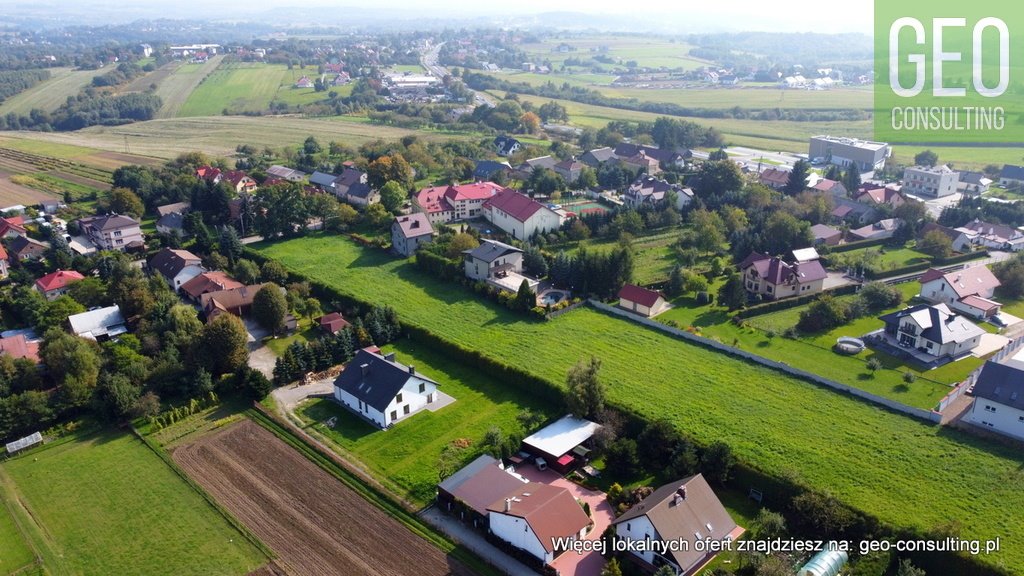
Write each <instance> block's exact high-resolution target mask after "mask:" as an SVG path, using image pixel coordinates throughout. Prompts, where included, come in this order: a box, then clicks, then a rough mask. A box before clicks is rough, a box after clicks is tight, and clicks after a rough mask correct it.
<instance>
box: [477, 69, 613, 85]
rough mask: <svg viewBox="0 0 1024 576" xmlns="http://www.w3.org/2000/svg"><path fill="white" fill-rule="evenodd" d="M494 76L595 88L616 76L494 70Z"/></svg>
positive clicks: (533, 82) (533, 83) (609, 81)
mask: <svg viewBox="0 0 1024 576" xmlns="http://www.w3.org/2000/svg"><path fill="white" fill-rule="evenodd" d="M491 74H492V75H493V76H496V77H498V78H501V79H502V80H508V81H509V82H526V83H527V84H529V85H531V86H543V85H544V84H547V83H548V82H552V83H554V84H555V85H556V86H561V85H562V84H565V83H568V84H569V85H570V86H582V87H584V88H594V87H595V86H598V85H602V84H611V83H612V82H613V81H614V80H615V78H616V76H615V75H613V74H587V73H580V74H570V73H555V74H537V73H534V72H504V71H503V72H492V73H491Z"/></svg>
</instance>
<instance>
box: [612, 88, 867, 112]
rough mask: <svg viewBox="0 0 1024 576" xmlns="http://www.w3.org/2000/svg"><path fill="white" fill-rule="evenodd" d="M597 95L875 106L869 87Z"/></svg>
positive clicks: (716, 104) (693, 102)
mask: <svg viewBox="0 0 1024 576" xmlns="http://www.w3.org/2000/svg"><path fill="white" fill-rule="evenodd" d="M595 89H596V90H597V91H598V92H601V93H602V94H605V95H606V96H610V97H612V98H636V99H637V100H641V101H646V102H668V103H670V104H679V105H680V106H692V107H694V108H715V109H723V108H733V107H735V106H739V107H741V108H754V109H762V108H781V109H783V110H793V109H795V110H850V109H853V110H868V109H870V108H871V105H872V99H871V98H872V94H871V90H870V89H867V88H841V89H839V88H837V89H835V90H820V91H819V90H779V89H777V88H745V87H735V88H726V87H723V88H687V89H658V88H619V87H613V86H602V87H600V88H595Z"/></svg>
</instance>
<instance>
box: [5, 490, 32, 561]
mask: <svg viewBox="0 0 1024 576" xmlns="http://www.w3.org/2000/svg"><path fill="white" fill-rule="evenodd" d="M9 505H10V504H9V503H8V502H7V498H6V495H5V494H4V491H3V490H0V542H3V547H2V548H0V574H13V573H15V572H17V571H18V570H20V569H22V568H24V567H26V566H28V565H29V564H31V563H32V562H34V561H35V559H36V557H35V554H33V553H32V549H31V548H29V545H28V543H27V542H26V541H25V538H24V537H23V536H22V535H21V531H20V530H18V526H17V525H16V524H15V523H14V517H13V516H12V515H11V511H10V510H9V509H8V506H9Z"/></svg>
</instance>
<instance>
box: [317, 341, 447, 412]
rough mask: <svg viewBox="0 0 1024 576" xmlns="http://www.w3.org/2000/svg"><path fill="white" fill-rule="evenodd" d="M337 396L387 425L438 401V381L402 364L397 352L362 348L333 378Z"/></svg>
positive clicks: (354, 409)
mask: <svg viewBox="0 0 1024 576" xmlns="http://www.w3.org/2000/svg"><path fill="white" fill-rule="evenodd" d="M334 399H335V400H337V401H338V402H340V403H341V404H342V405H344V406H345V407H346V408H348V409H349V410H351V411H353V412H355V413H356V414H359V415H360V416H362V417H363V418H365V419H367V420H369V421H370V422H372V423H374V424H375V425H377V427H379V428H388V427H390V426H391V425H393V424H394V423H396V422H399V421H401V420H404V419H406V418H408V417H409V416H412V415H413V414H415V413H417V412H419V411H420V410H422V409H424V408H426V407H427V406H429V405H431V404H433V403H434V402H436V401H437V399H438V392H437V382H434V381H433V380H431V379H430V378H427V377H426V376H424V375H422V374H420V373H418V372H416V369H415V368H414V367H412V366H406V365H404V364H399V363H398V362H396V361H395V355H394V354H387V355H380V354H377V353H375V352H370V351H369V350H360V351H358V352H356V355H355V357H353V358H352V361H350V362H349V363H348V365H347V366H346V367H345V370H344V371H343V372H342V373H341V374H339V375H338V378H337V379H336V380H335V381H334Z"/></svg>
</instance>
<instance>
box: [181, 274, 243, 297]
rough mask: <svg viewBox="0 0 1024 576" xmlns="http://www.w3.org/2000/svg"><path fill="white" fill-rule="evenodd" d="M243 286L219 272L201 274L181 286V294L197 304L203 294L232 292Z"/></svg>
mask: <svg viewBox="0 0 1024 576" xmlns="http://www.w3.org/2000/svg"><path fill="white" fill-rule="evenodd" d="M242 286H245V284H242V283H241V282H238V281H236V280H234V279H232V278H231V277H230V276H228V275H227V273H225V272H221V271H219V270H216V271H213V272H203V273H202V274H199V275H197V276H195V277H193V278H192V279H191V280H189V281H188V282H185V283H184V284H182V285H181V293H182V294H184V295H185V296H187V297H188V298H189V299H190V300H192V301H193V302H199V300H200V298H201V297H202V295H203V294H209V293H210V292H220V291H221V290H234V289H235V288H241V287H242Z"/></svg>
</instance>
